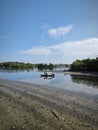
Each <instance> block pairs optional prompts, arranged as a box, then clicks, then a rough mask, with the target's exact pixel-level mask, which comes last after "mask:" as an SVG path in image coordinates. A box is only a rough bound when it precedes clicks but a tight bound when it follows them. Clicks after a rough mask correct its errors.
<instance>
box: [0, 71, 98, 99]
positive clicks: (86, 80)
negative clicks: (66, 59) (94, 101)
mask: <svg viewBox="0 0 98 130" xmlns="http://www.w3.org/2000/svg"><path fill="white" fill-rule="evenodd" d="M42 73H43V72H41V71H32V70H30V71H27V70H23V71H22V70H0V78H1V79H8V80H15V81H21V82H27V83H32V84H36V85H40V86H44V87H48V88H51V89H59V90H61V91H66V90H68V91H72V92H75V93H79V94H84V95H85V94H86V95H90V96H94V97H98V77H92V76H83V75H81V76H80V75H70V74H67V75H64V73H63V72H62V73H60V72H58V73H57V72H56V73H55V77H54V78H44V77H40V74H42Z"/></svg>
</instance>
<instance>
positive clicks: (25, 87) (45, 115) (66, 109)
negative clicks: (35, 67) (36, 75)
mask: <svg viewBox="0 0 98 130" xmlns="http://www.w3.org/2000/svg"><path fill="white" fill-rule="evenodd" d="M97 128H98V99H95V98H91V97H88V96H82V95H79V94H75V93H72V92H68V91H60V90H51V89H48V88H44V87H40V86H37V85H33V84H29V83H21V82H15V81H8V80H0V130H12V129H14V130H15V129H16V130H22V129H24V130H97Z"/></svg>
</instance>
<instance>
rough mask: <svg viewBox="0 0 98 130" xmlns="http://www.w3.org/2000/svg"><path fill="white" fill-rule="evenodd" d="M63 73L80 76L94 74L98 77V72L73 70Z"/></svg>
mask: <svg viewBox="0 0 98 130" xmlns="http://www.w3.org/2000/svg"><path fill="white" fill-rule="evenodd" d="M64 74H71V75H82V76H94V77H98V72H78V71H77V72H76V71H75V72H74V71H65V72H64Z"/></svg>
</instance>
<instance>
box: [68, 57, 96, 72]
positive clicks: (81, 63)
mask: <svg viewBox="0 0 98 130" xmlns="http://www.w3.org/2000/svg"><path fill="white" fill-rule="evenodd" d="M70 70H72V71H98V57H97V58H96V59H90V58H88V59H84V60H76V61H74V62H73V63H72V64H71V68H70Z"/></svg>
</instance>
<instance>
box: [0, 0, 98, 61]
mask: <svg viewBox="0 0 98 130" xmlns="http://www.w3.org/2000/svg"><path fill="white" fill-rule="evenodd" d="M97 5H98V0H0V62H3V61H22V62H30V63H50V62H51V63H72V62H73V61H74V60H76V59H84V58H88V57H89V58H95V57H96V56H97V55H98V7H97Z"/></svg>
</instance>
